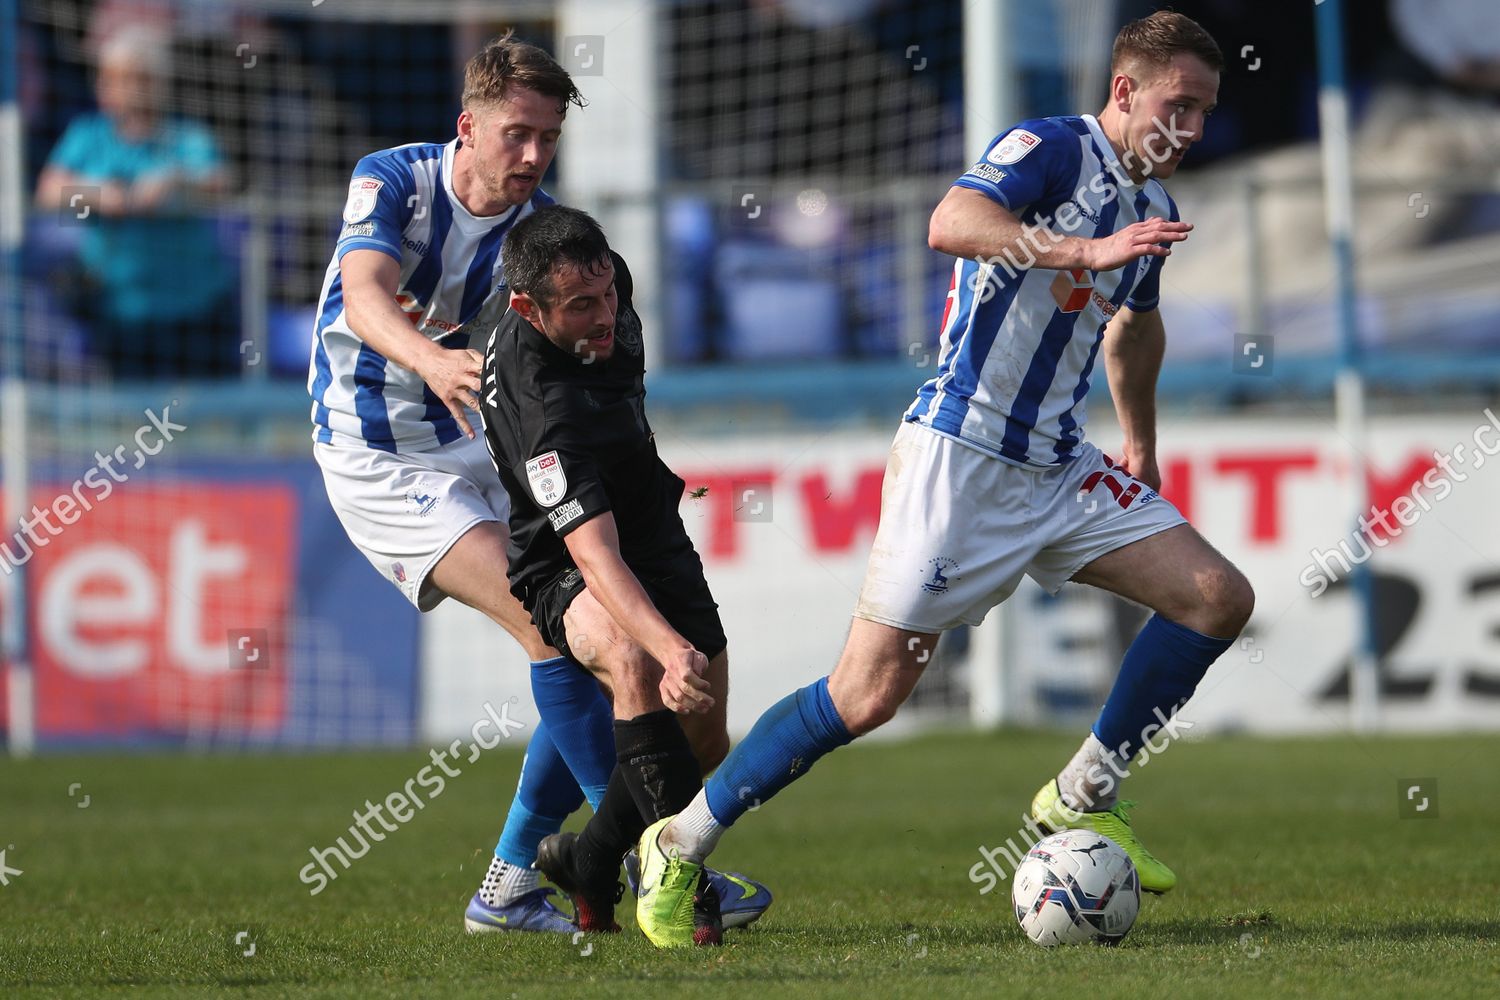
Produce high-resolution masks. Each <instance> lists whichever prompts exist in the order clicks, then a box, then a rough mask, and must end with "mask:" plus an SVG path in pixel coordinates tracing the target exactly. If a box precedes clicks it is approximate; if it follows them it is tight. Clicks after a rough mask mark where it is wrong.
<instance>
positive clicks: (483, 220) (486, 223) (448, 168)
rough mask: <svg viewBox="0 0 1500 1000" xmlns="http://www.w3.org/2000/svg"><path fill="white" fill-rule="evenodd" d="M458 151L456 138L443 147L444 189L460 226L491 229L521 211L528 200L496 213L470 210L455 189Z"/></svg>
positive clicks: (472, 228)
mask: <svg viewBox="0 0 1500 1000" xmlns="http://www.w3.org/2000/svg"><path fill="white" fill-rule="evenodd" d="M457 152H458V139H456V138H455V139H452V140H450V141H449V142H448V145H446V146H444V147H443V191H444V192H445V193H446V194H447V195H448V204H449V205H451V206H453V221H454V222H455V223H456V224H458V226H459V228H461V229H468V230H471V231H472V230H474V229H480V228H483V229H489V228H490V227H491V226H493V225H494V224H495V223H497V222H504V221H505V220H506V219H508V218H510V216H511V214H512V213H514V212H516V211H519V210H520V208H521V207H522V205H525V204H527V202H522V203H521V205H512V206H511V207H510V208H507V209H506V210H505V211H503V212H498V213H496V214H495V215H475V214H474V213H473V212H470V211H469V210H468V209H467V208H466V207H464V203H463V202H462V201H460V200H459V197H458V195H457V194H456V193H454V191H453V155H454V154H455V153H457ZM538 190H540V188H538Z"/></svg>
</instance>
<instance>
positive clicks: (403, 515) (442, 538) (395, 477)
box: [313, 437, 510, 611]
mask: <svg viewBox="0 0 1500 1000" xmlns="http://www.w3.org/2000/svg"><path fill="white" fill-rule="evenodd" d="M313 457H314V458H316V459H317V460H318V465H319V467H320V468H322V470H323V482H324V484H325V485H326V486H327V488H328V502H329V503H330V504H332V506H333V511H334V513H335V514H337V515H338V517H339V523H341V524H342V525H343V526H344V530H345V531H346V532H348V533H349V540H350V541H351V542H353V543H354V547H355V548H357V549H359V551H361V552H363V553H364V555H365V558H366V559H368V560H370V563H371V565H373V566H374V567H375V568H376V569H377V570H379V571H380V574H381V575H382V576H384V577H385V578H386V579H387V580H390V581H391V582H392V583H394V584H395V585H396V586H397V587H399V588H400V589H401V593H403V594H405V595H406V599H407V600H408V601H411V602H412V603H413V604H415V605H416V606H417V608H418V610H421V611H431V610H432V609H433V608H435V607H437V606H438V605H439V604H441V603H442V602H443V599H444V598H445V597H446V596H447V595H445V594H443V593H442V591H440V590H438V589H437V588H435V587H433V586H431V585H430V584H429V582H428V579H427V578H428V576H429V575H430V574H431V573H432V568H433V567H434V566H436V565H437V562H438V560H439V559H441V558H442V557H443V555H444V554H445V553H446V552H447V551H448V550H449V549H450V548H452V547H453V543H454V542H456V541H458V540H459V538H461V537H463V535H464V533H465V532H467V531H468V530H469V529H470V528H472V527H474V525H476V524H479V523H481V522H483V521H499V522H501V523H502V524H504V523H505V522H506V520H507V519H508V518H509V517H510V498H509V497H508V496H507V495H506V493H505V487H503V486H501V485H500V476H499V474H498V473H496V472H495V467H494V466H493V465H492V464H490V455H489V449H488V448H486V447H485V444H484V440H483V439H481V438H477V437H476V438H474V439H472V440H470V439H469V438H467V437H463V438H459V439H458V440H457V441H455V442H454V443H453V444H451V445H448V446H447V447H444V448H437V449H433V450H431V451H414V452H402V453H401V454H398V455H397V454H392V453H390V452H388V451H379V450H377V449H375V448H360V447H345V446H342V445H332V444H322V443H315V444H314V445H313Z"/></svg>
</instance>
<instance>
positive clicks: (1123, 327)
mask: <svg viewBox="0 0 1500 1000" xmlns="http://www.w3.org/2000/svg"><path fill="white" fill-rule="evenodd" d="M1166 349H1167V331H1166V327H1165V326H1163V325H1162V321H1161V313H1160V312H1158V311H1157V310H1155V309H1151V310H1148V311H1146V312H1136V311H1134V310H1133V309H1131V308H1130V307H1129V306H1124V307H1121V309H1120V311H1119V312H1118V313H1116V314H1115V318H1114V319H1112V320H1110V323H1109V326H1108V328H1107V329H1106V330H1105V331H1104V370H1105V372H1106V373H1107V375H1108V377H1109V393H1110V396H1111V397H1113V398H1114V402H1115V414H1116V416H1117V417H1118V418H1119V421H1120V430H1121V431H1122V432H1123V433H1124V435H1125V445H1124V451H1125V455H1124V462H1125V471H1127V472H1129V473H1130V474H1131V475H1132V476H1134V477H1135V478H1137V479H1139V480H1140V481H1141V482H1143V483H1145V484H1146V485H1147V486H1149V487H1151V488H1152V489H1153V490H1156V489H1161V471H1160V470H1159V469H1158V468H1157V465H1156V379H1157V376H1158V375H1159V374H1160V373H1161V359H1162V356H1163V354H1165V353H1166Z"/></svg>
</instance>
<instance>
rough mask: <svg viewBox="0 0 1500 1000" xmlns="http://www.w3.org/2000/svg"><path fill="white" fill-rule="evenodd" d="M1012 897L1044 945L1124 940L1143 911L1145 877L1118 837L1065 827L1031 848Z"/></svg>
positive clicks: (1024, 923) (1023, 922) (1029, 929)
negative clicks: (1117, 841)
mask: <svg viewBox="0 0 1500 1000" xmlns="http://www.w3.org/2000/svg"><path fill="white" fill-rule="evenodd" d="M1010 901H1011V902H1012V903H1013V904H1015V908H1016V920H1018V921H1019V922H1020V924H1021V930H1023V931H1025V932H1026V936H1027V937H1029V938H1031V940H1033V941H1035V942H1036V943H1037V944H1039V945H1041V946H1042V947H1043V948H1052V947H1055V946H1056V945H1060V944H1083V943H1085V942H1087V941H1097V942H1099V943H1101V944H1118V943H1119V941H1120V940H1121V939H1122V938H1123V937H1125V935H1126V934H1128V933H1129V932H1130V927H1131V925H1132V924H1134V923H1135V916H1136V914H1137V913H1139V912H1140V909H1141V880H1140V878H1139V877H1138V876H1137V875H1136V872H1135V865H1134V864H1133V863H1132V862H1131V860H1130V855H1128V854H1126V853H1125V852H1124V850H1122V849H1121V848H1120V845H1119V844H1116V843H1115V842H1114V841H1113V840H1110V839H1109V838H1108V837H1105V836H1103V835H1101V834H1097V833H1093V832H1091V831H1088V830H1064V831H1063V832H1062V833H1054V834H1053V835H1052V836H1050V837H1047V838H1045V839H1043V840H1040V841H1038V842H1037V845H1036V846H1035V847H1033V848H1032V849H1031V850H1030V851H1029V852H1027V854H1026V858H1025V860H1023V861H1022V862H1021V864H1020V867H1018V868H1017V869H1016V874H1015V880H1014V881H1013V882H1012V883H1011V890H1010Z"/></svg>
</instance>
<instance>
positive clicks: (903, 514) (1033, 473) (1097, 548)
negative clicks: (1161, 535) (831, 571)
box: [854, 423, 1187, 632]
mask: <svg viewBox="0 0 1500 1000" xmlns="http://www.w3.org/2000/svg"><path fill="white" fill-rule="evenodd" d="M1186 523H1187V521H1186V520H1185V519H1184V518H1183V516H1182V515H1181V514H1180V513H1178V511H1177V508H1175V507H1173V506H1172V504H1171V503H1169V502H1168V501H1167V500H1165V499H1163V498H1162V497H1161V495H1160V494H1158V493H1157V492H1156V491H1155V490H1153V489H1151V488H1150V487H1149V486H1147V485H1145V484H1144V483H1141V482H1139V481H1138V480H1136V479H1133V478H1131V476H1130V475H1129V474H1127V473H1125V472H1122V471H1121V470H1119V469H1117V468H1115V467H1114V466H1113V465H1112V464H1111V463H1110V461H1109V459H1107V458H1105V456H1104V453H1103V452H1101V451H1100V450H1099V449H1098V448H1095V447H1094V446H1093V445H1091V444H1088V443H1086V442H1085V443H1084V444H1083V445H1082V447H1081V450H1080V453H1079V456H1078V457H1077V458H1076V459H1074V460H1073V461H1071V462H1068V463H1066V464H1064V465H1060V466H1056V467H1054V468H1050V469H1031V468H1021V467H1019V466H1015V465H1011V464H1010V463H1008V462H1004V461H1002V460H1000V459H998V458H995V457H993V456H991V455H988V454H986V453H984V452H982V451H979V450H978V449H976V448H973V447H970V446H969V445H966V444H962V443H960V442H958V441H955V440H954V439H952V438H950V437H946V436H944V435H941V434H938V433H937V432H935V431H933V430H930V429H929V428H927V427H924V426H922V425H920V424H915V423H903V424H902V425H901V429H900V430H899V431H897V433H896V440H895V442H894V443H893V444H892V445H891V455H890V460H889V462H888V464H887V465H886V470H885V485H884V489H883V491H882V493H881V499H880V528H879V530H878V531H877V532H876V534H875V545H874V548H873V549H872V550H871V552H870V564H869V568H868V569H867V570H866V571H865V582H864V588H863V589H862V590H861V591H860V595H859V603H858V604H857V605H856V606H855V610H854V614H855V615H856V616H857V617H859V618H865V619H868V620H870V621H874V622H881V623H883V624H886V625H892V626H895V627H896V628H903V629H911V630H913V631H917V632H941V631H943V630H945V629H949V628H953V627H954V626H956V625H978V624H979V623H980V622H981V621H982V620H983V619H984V616H985V615H986V614H988V613H989V611H990V609H991V608H993V607H995V606H996V605H998V604H999V603H1000V602H1001V601H1004V600H1005V599H1006V598H1007V597H1009V596H1010V595H1011V593H1012V592H1013V591H1014V590H1015V589H1016V585H1017V584H1019V583H1020V582H1021V577H1022V576H1023V575H1028V576H1030V577H1031V578H1032V579H1033V580H1035V581H1036V582H1037V583H1039V584H1040V585H1041V586H1042V587H1044V588H1045V589H1046V590H1048V591H1049V592H1052V593H1056V592H1057V590H1058V589H1059V588H1061V587H1062V585H1063V584H1064V583H1065V582H1067V581H1068V580H1069V579H1071V578H1072V577H1073V574H1075V573H1077V572H1078V571H1079V570H1080V569H1082V568H1083V567H1084V566H1086V565H1088V564H1089V563H1090V562H1092V561H1094V560H1095V559H1097V558H1099V557H1100V556H1102V555H1104V554H1105V553H1107V552H1113V551H1114V550H1115V549H1118V548H1121V547H1122V546H1125V545H1129V544H1130V543H1131V542H1134V541H1139V540H1140V539H1142V538H1146V537H1148V536H1150V535H1154V534H1156V533H1157V532H1161V531H1165V530H1167V529H1168V528H1172V527H1175V526H1176V525H1179V524H1186Z"/></svg>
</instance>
